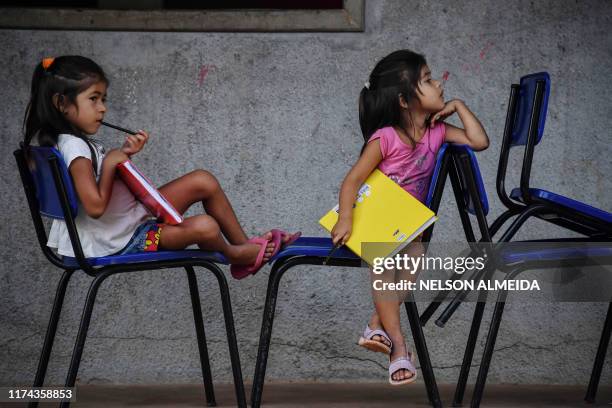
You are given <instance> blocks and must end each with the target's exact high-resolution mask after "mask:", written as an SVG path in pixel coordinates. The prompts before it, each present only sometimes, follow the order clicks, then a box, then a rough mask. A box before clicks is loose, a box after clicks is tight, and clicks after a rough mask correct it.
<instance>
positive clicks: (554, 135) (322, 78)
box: [0, 0, 612, 385]
mask: <svg viewBox="0 0 612 408" xmlns="http://www.w3.org/2000/svg"><path fill="white" fill-rule="evenodd" d="M611 24H612V5H611V4H610V3H609V2H606V1H581V2H574V1H556V0H555V1H552V0H551V1H537V2H533V1H516V2H510V3H508V2H503V3H502V2H488V1H483V0H480V1H474V2H461V4H460V3H457V2H437V1H436V2H433V1H428V2H421V1H400V0H388V1H379V0H370V1H368V2H367V4H366V30H365V32H363V33H337V34H334V33H325V34H323V33H139V32H130V33H125V32H73V31H19V30H2V31H0V44H1V46H2V51H3V57H4V58H3V60H4V61H3V63H2V64H0V72H1V75H0V89H1V91H0V92H1V93H2V100H3V103H2V105H1V107H0V127H1V128H2V129H3V132H1V133H0V137H1V143H0V146H1V148H2V157H4V159H3V160H2V162H1V164H0V166H1V171H0V174H2V184H1V188H0V191H1V192H2V194H1V195H0V202H1V207H2V208H3V210H2V212H1V213H0V224H1V225H2V226H3V227H2V242H3V245H2V246H1V247H2V249H1V250H0V251H1V254H2V255H1V259H0V268H1V269H0V270H1V280H0V282H1V283H0V285H1V288H2V291H1V292H2V296H1V297H0V328H1V333H2V338H1V340H0V344H1V345H2V347H0V383H1V384H3V385H15V384H28V383H30V382H31V381H32V379H33V375H34V372H35V369H36V365H37V361H38V355H39V352H40V348H41V345H42V341H43V336H44V333H45V328H46V325H47V321H48V317H49V311H50V306H51V304H52V301H53V297H54V292H55V288H56V285H57V282H58V279H59V277H60V275H61V271H59V270H57V269H56V268H54V267H52V266H51V265H49V264H48V263H47V262H46V261H45V259H44V258H43V256H42V254H41V252H40V250H39V248H38V247H37V243H36V237H35V234H34V230H33V227H32V224H31V222H30V220H29V215H28V214H27V210H26V204H25V200H24V195H23V192H22V191H21V186H20V183H19V181H18V175H17V171H16V168H15V164H14V161H13V158H12V155H11V152H12V151H13V149H14V148H15V147H16V145H17V143H18V140H19V135H20V125H21V121H22V117H23V111H24V108H25V105H26V102H27V98H28V90H29V82H30V78H31V72H32V69H33V67H34V65H35V64H36V63H37V62H38V61H39V60H40V59H41V58H42V57H45V56H49V55H61V54H83V55H87V56H90V57H92V58H93V59H95V60H96V61H97V62H99V63H100V64H101V65H102V66H103V67H104V69H105V70H106V72H107V73H108V74H109V76H110V79H111V87H110V90H109V112H108V114H107V119H108V120H109V121H112V122H116V123H119V124H123V125H125V126H129V127H134V128H140V127H142V128H145V129H148V130H150V131H151V133H152V137H151V141H150V144H149V145H148V146H147V149H146V150H145V151H144V152H142V153H141V154H140V155H139V157H138V158H137V159H136V162H137V164H138V165H139V166H140V167H141V168H142V169H143V170H144V171H145V173H146V174H148V175H149V176H150V178H151V179H153V180H155V181H156V182H157V183H159V184H161V183H164V182H166V181H168V180H171V179H172V178H174V177H177V176H179V175H181V174H183V173H185V172H187V171H190V170H192V169H195V168H205V169H209V170H211V171H212V172H214V173H215V174H216V175H217V177H218V178H219V180H220V181H221V183H222V185H223V187H224V188H225V190H226V192H227V194H228V196H229V197H230V199H231V200H232V203H233V204H234V206H235V209H236V212H237V213H238V215H239V217H240V219H241V220H242V222H243V223H244V226H245V229H246V231H247V232H248V233H249V234H255V233H259V232H262V231H264V230H266V229H268V228H271V227H278V226H280V227H284V228H288V229H291V230H293V229H300V230H302V231H303V232H304V234H305V235H310V236H324V235H325V233H324V231H323V230H322V229H321V228H320V227H319V226H318V224H317V220H318V218H319V217H320V216H321V215H322V214H323V213H324V212H325V211H327V210H328V209H329V208H330V206H331V205H332V204H334V202H335V201H336V199H337V193H338V190H339V185H340V182H341V180H342V178H343V176H344V175H345V173H346V172H347V170H348V169H349V167H350V166H351V164H352V163H354V161H355V160H356V158H357V156H358V154H359V149H360V147H361V143H362V139H361V135H360V131H359V126H358V118H357V106H356V100H357V96H358V93H359V90H360V89H361V87H362V86H363V83H364V81H365V80H366V78H367V75H368V73H369V72H370V70H371V69H372V68H373V67H374V64H375V63H376V61H377V60H379V59H380V58H381V57H383V56H384V55H386V54H387V53H389V52H391V51H393V50H395V49H399V48H411V49H414V50H417V51H419V52H422V53H424V54H425V55H426V57H427V59H428V63H429V66H430V67H431V68H432V70H433V72H434V76H438V77H439V76H440V75H441V74H442V72H443V71H445V70H447V71H449V72H450V77H449V81H448V83H447V86H446V89H447V90H446V93H445V94H446V96H447V97H448V98H455V97H457V98H461V99H463V100H465V101H466V102H467V104H468V106H469V107H470V108H471V109H472V110H473V111H474V112H475V113H476V114H477V116H478V118H479V119H480V120H481V121H482V123H483V125H484V127H485V128H486V130H487V132H488V134H489V136H490V139H491V145H490V147H489V149H488V150H487V151H485V152H482V153H479V154H478V159H479V161H480V164H481V166H482V170H483V174H484V178H485V182H486V185H487V188H488V191H489V194H490V195H491V197H490V201H491V207H492V209H491V213H490V219H491V220H492V219H494V217H496V216H497V215H499V214H500V213H501V212H502V210H503V209H502V207H501V205H500V203H499V200H498V199H497V197H496V196H495V194H494V191H495V190H494V186H495V184H494V183H495V174H496V169H497V161H498V158H499V149H500V142H501V135H502V130H503V126H504V119H505V115H506V108H507V99H508V94H509V87H510V84H511V83H513V82H516V81H517V80H518V79H519V77H520V76H521V75H524V74H527V73H531V72H537V71H541V70H546V71H548V72H549V73H550V75H551V78H552V92H551V98H550V107H549V112H548V121H547V124H546V133H545V136H544V139H543V141H542V143H541V145H540V146H539V147H538V149H537V151H536V157H535V164H534V170H533V179H534V180H535V181H534V185H537V186H541V187H543V188H550V189H552V190H554V191H556V192H558V193H561V194H566V195H568V196H571V197H574V198H576V199H578V200H583V201H586V202H589V203H592V204H593V205H595V206H598V207H601V208H605V209H607V210H612V207H611V204H610V202H611V201H610V198H611V195H610V191H611V190H612V183H611V181H610V180H611V179H610V178H609V177H608V176H605V175H606V174H611V173H612V162H611V161H610V154H611V153H612V151H611V149H610V144H609V141H610V136H609V126H610V117H612V110H611V108H610V103H609V100H610V98H609V94H610V93H611V92H612V89H610V81H609V79H610V78H611V77H612V75H611V74H612V54H611V51H610V50H612V41H611V37H610V35H609V31H608V30H609V27H610V26H611ZM453 123H457V122H456V119H454V120H453ZM100 136H101V137H102V139H103V140H104V141H105V142H106V143H107V145H109V146H113V145H114V144H116V143H118V142H119V139H120V137H119V136H118V135H117V133H116V132H111V131H109V130H106V129H104V130H102V131H101V132H100ZM518 158H519V154H518V153H516V154H515V155H513V158H512V163H514V164H516V163H518ZM511 180H512V182H510V185H513V182H516V181H517V178H516V174H515V177H512V178H511ZM454 205H455V203H454V200H453V198H452V194H450V193H447V194H446V195H445V197H444V201H443V204H442V207H441V211H440V214H441V216H442V217H441V220H440V221H439V224H438V226H437V227H436V231H435V234H434V239H435V240H436V241H453V240H458V241H459V240H462V239H463V232H462V229H461V225H460V222H459V219H458V217H457V212H456V209H455V208H454ZM198 211H200V208H199V207H198V206H194V207H193V208H192V210H190V214H195V213H197V212H198ZM562 235H564V233H563V232H562V231H561V230H560V229H558V228H556V227H553V226H551V225H548V224H546V223H544V222H540V221H533V222H531V223H530V224H529V226H528V227H527V228H525V229H524V230H523V232H521V233H520V234H519V237H518V238H536V237H541V238H545V237H551V236H562ZM267 277H268V274H267V270H263V271H262V272H260V273H259V274H258V275H257V276H255V277H252V278H249V279H245V280H243V281H233V280H231V281H230V284H231V293H232V299H233V308H234V314H235V320H236V327H237V334H238V338H239V343H240V351H241V358H242V364H243V370H244V376H245V379H247V380H250V378H252V374H253V368H254V361H255V355H256V350H257V344H258V340H259V325H260V322H261V314H262V307H263V303H264V297H265V290H266V284H267ZM88 284H89V279H88V278H86V277H85V276H84V275H81V274H79V275H77V276H75V278H74V279H73V281H72V282H71V284H70V286H69V288H68V292H67V300H66V302H65V306H64V309H65V314H64V316H63V318H62V320H61V322H60V327H59V330H58V334H57V341H56V345H55V349H54V353H53V356H52V360H51V363H50V366H49V374H48V379H49V382H50V383H62V382H63V379H64V376H65V372H66V370H67V366H68V363H69V357H70V352H71V350H72V344H73V342H74V335H75V330H76V325H77V324H78V320H79V318H80V314H81V310H82V305H83V302H84V299H85V293H86V290H87V287H88ZM200 289H201V294H202V299H203V305H204V315H205V324H206V330H207V337H208V339H209V350H210V353H211V358H212V365H213V373H214V374H215V376H216V377H217V378H219V380H218V381H230V379H231V372H230V370H229V359H228V355H227V346H226V342H225V331H224V326H223V323H222V318H221V314H222V313H221V307H220V303H219V297H218V295H217V286H216V283H215V280H214V279H213V278H212V277H211V276H208V275H207V274H201V278H200ZM190 307H191V306H190V301H189V297H188V287H187V282H186V279H185V274H184V273H183V272H182V271H180V270H164V271H156V272H146V273H145V272H140V273H134V274H130V275H129V276H116V277H112V278H110V279H109V280H108V281H107V282H105V283H104V285H103V287H102V289H101V290H100V292H99V301H98V303H97V305H96V308H95V310H94V320H93V323H92V325H91V327H90V332H89V338H88V340H87V343H86V347H85V353H84V357H83V362H82V364H81V369H80V371H79V381H81V382H83V383H171V382H178V383H186V382H198V381H200V378H201V377H200V368H199V362H198V358H197V347H196V342H195V332H194V328H193V323H192V317H191V310H190ZM605 309H606V308H605V305H604V304H601V303H599V304H573V303H572V304H568V303H556V304H537V305H534V304H515V303H512V304H509V305H508V307H507V309H506V310H507V311H506V314H505V322H504V324H503V325H502V328H501V332H500V338H499V341H498V344H497V346H496V348H497V349H498V350H499V351H498V352H497V353H496V354H495V358H494V362H493V365H492V367H491V371H490V376H489V381H490V382H517V383H582V384H585V383H586V381H587V378H588V375H589V372H590V369H591V364H592V363H591V362H592V357H593V355H594V353H595V349H596V343H597V340H598V336H599V330H600V328H601V325H602V321H603V317H604V312H605ZM472 310H473V305H464V306H462V307H461V308H460V310H459V312H458V313H457V315H456V316H455V317H454V319H453V320H452V321H451V322H450V323H449V324H448V325H447V327H446V328H444V329H440V328H437V327H435V326H434V325H433V324H430V325H428V326H427V327H426V328H425V333H426V335H427V339H428V344H429V349H430V352H431V355H432V360H433V363H434V366H435V368H436V374H437V376H438V380H439V381H440V382H454V381H455V380H456V377H457V374H458V367H459V365H460V363H461V358H462V353H463V347H464V344H465V339H466V336H467V331H468V328H469V321H470V319H471V313H472ZM489 310H490V309H489ZM371 311H372V306H371V300H370V296H369V291H368V277H367V270H359V269H343V268H320V267H302V268H299V269H296V270H293V271H292V272H289V273H288V274H287V275H286V277H285V278H284V280H283V282H282V284H281V291H280V296H279V302H278V310H277V318H276V322H275V327H274V335H273V344H272V349H271V350H272V353H271V355H270V360H269V367H268V371H267V373H268V378H269V379H270V380H275V381H288V380H316V381H386V380H385V375H386V374H385V370H386V362H385V359H384V357H383V356H382V355H372V354H369V353H367V352H365V351H363V350H362V349H360V348H358V347H356V346H355V342H356V340H357V337H358V335H359V334H360V332H361V331H362V330H363V327H364V326H365V324H366V322H367V319H368V318H369V316H370V313H371ZM485 317H486V319H488V318H489V314H488V313H487V314H486V315H485ZM487 321H488V320H487ZM404 327H406V333H407V334H408V333H409V331H408V330H407V322H405V321H404ZM410 343H411V341H410ZM479 344H480V342H479ZM476 358H477V359H479V358H480V356H479V355H477V357H476ZM610 367H611V365H610V364H607V366H606V369H605V372H604V374H603V377H602V383H608V384H609V383H610V382H611V381H612V370H611V369H610Z"/></svg>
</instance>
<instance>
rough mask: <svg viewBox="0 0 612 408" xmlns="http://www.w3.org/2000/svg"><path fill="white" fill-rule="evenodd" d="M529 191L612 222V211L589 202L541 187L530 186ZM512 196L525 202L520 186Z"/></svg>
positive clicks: (534, 196) (563, 205) (536, 196)
mask: <svg viewBox="0 0 612 408" xmlns="http://www.w3.org/2000/svg"><path fill="white" fill-rule="evenodd" d="M529 193H530V194H531V197H533V198H538V199H540V200H546V201H550V202H552V203H555V204H557V205H560V206H562V207H565V208H569V209H571V210H574V211H578V212H580V213H582V214H586V215H590V216H591V217H594V218H597V219H599V220H601V221H604V222H608V223H612V214H611V213H609V212H607V211H604V210H600V209H599V208H595V207H592V206H590V205H588V204H584V203H582V202H580V201H577V200H573V199H571V198H567V197H564V196H562V195H559V194H555V193H552V192H550V191H546V190H540V189H539V188H530V189H529ZM510 197H512V198H513V199H515V200H517V201H520V202H524V200H523V197H522V195H521V189H520V188H515V189H514V190H512V192H511V193H510Z"/></svg>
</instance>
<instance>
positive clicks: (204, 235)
mask: <svg viewBox="0 0 612 408" xmlns="http://www.w3.org/2000/svg"><path fill="white" fill-rule="evenodd" d="M190 227H191V229H192V231H193V233H194V234H195V235H196V236H197V238H198V240H202V239H203V240H207V239H213V238H216V237H218V236H219V233H220V232H221V228H219V224H218V223H217V221H215V219H214V218H213V217H211V216H209V215H198V216H196V217H193V220H192V222H191V225H190Z"/></svg>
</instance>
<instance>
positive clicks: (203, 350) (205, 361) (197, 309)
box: [185, 266, 217, 407]
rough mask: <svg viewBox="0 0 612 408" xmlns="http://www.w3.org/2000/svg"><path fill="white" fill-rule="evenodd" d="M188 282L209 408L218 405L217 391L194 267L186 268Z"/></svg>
mask: <svg viewBox="0 0 612 408" xmlns="http://www.w3.org/2000/svg"><path fill="white" fill-rule="evenodd" d="M185 271H186V272H187V281H188V282H189V294H190V295H191V307H192V309H193V321H194V324H195V330H196V335H197V339H198V351H199V352H200V365H201V367H202V378H203V379H204V393H205V394H206V403H207V405H208V406H209V407H214V406H216V405H217V403H216V401H215V391H214V388H213V381H212V373H211V370H210V359H209V357H208V347H207V346H206V334H205V332H204V322H203V319H202V305H201V304H200V291H199V289H198V280H197V278H196V275H195V272H194V270H193V267H191V266H186V267H185Z"/></svg>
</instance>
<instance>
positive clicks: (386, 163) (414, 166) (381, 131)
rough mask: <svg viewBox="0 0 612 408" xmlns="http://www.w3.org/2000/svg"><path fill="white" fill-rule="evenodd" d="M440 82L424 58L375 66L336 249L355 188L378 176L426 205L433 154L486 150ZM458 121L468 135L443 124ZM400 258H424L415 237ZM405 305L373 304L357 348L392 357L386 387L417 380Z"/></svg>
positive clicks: (483, 138)
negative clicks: (454, 148) (403, 318)
mask: <svg viewBox="0 0 612 408" xmlns="http://www.w3.org/2000/svg"><path fill="white" fill-rule="evenodd" d="M443 96H444V91H443V89H442V86H441V83H440V81H438V80H435V79H432V76H431V71H430V69H429V67H428V66H427V62H426V61H425V57H424V56H423V55H420V54H417V53H415V52H412V51H409V50H399V51H395V52H393V53H391V54H389V55H387V56H386V57H385V58H383V59H382V60H380V61H379V62H378V64H376V66H375V67H374V70H373V71H372V73H371V74H370V78H369V81H368V82H366V84H365V86H364V88H363V89H362V90H361V93H360V95H359V123H360V125H361V131H362V133H363V137H364V139H365V144H364V147H363V149H362V153H361V156H360V157H359V160H358V161H357V163H356V164H355V165H354V166H353V168H352V169H351V170H350V171H349V173H348V174H347V176H346V177H345V179H344V181H343V183H342V187H341V189H340V209H339V218H338V222H337V223H336V225H335V226H334V228H333V230H332V232H331V235H332V239H333V242H334V244H337V243H342V244H344V243H346V241H347V240H348V239H349V237H350V235H351V229H352V224H353V220H352V208H353V203H354V200H355V197H356V196H357V192H358V190H359V187H360V186H361V185H362V184H363V182H364V181H365V180H366V179H367V178H368V176H369V175H370V173H371V172H372V171H373V170H374V169H376V168H378V169H379V170H380V171H382V172H383V173H384V174H386V175H387V176H388V177H390V178H391V179H392V180H394V181H395V182H396V183H397V184H399V185H400V186H401V187H402V188H404V189H405V190H406V191H407V192H409V193H410V194H412V195H413V196H414V197H416V198H417V199H418V200H420V201H421V202H424V201H425V197H426V196H427V192H428V190H429V183H430V181H431V175H432V172H433V168H434V165H435V160H436V154H437V153H438V150H439V149H440V146H441V145H442V143H444V142H453V143H459V144H467V145H469V146H470V147H471V148H472V149H474V150H484V149H486V148H487V147H488V146H489V138H488V137H487V134H486V132H485V130H484V129H483V127H482V125H481V124H480V122H479V121H478V119H477V118H476V117H475V116H474V114H473V113H472V112H471V111H470V110H469V109H468V108H467V106H466V105H465V103H464V102H463V101H461V100H458V99H453V100H450V101H447V102H445V101H444V98H443ZM453 113H457V114H458V115H459V118H460V119H461V122H462V123H463V126H464V127H465V129H461V128H458V127H455V126H453V125H450V124H448V123H445V122H443V120H444V119H445V118H447V117H448V116H450V115H452V114H453ZM415 241H416V242H413V243H411V244H410V245H408V246H407V247H406V250H405V253H408V254H409V255H411V256H418V255H420V254H422V253H423V246H422V244H421V243H420V242H419V241H420V237H419V238H417V240H415ZM401 303H402V300H399V301H398V300H397V299H394V300H388V299H384V300H383V299H381V298H377V297H375V298H374V306H375V309H376V310H375V312H374V314H373V315H372V317H371V318H370V321H369V323H368V325H367V326H366V330H365V332H364V335H363V337H362V338H361V339H360V341H359V344H360V345H362V346H364V347H366V348H368V349H370V350H373V351H381V352H385V353H387V354H389V356H390V364H389V382H390V383H391V384H393V385H400V384H407V383H411V382H413V381H414V380H415V379H416V368H415V367H414V359H413V358H412V353H409V352H408V350H407V348H406V343H405V340H404V336H403V334H402V331H401V327H400V305H401Z"/></svg>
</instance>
